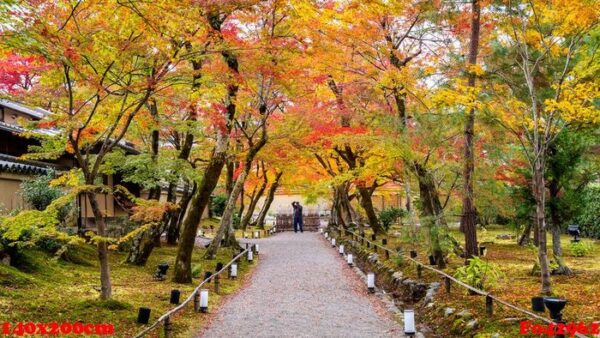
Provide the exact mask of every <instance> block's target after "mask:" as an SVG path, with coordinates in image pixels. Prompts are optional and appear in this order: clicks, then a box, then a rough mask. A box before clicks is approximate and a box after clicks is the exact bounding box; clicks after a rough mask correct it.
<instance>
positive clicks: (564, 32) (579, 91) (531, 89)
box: [494, 1, 600, 294]
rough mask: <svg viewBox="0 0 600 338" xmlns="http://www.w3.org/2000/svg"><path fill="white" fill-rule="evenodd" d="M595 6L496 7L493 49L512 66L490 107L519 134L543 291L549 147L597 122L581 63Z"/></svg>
mask: <svg viewBox="0 0 600 338" xmlns="http://www.w3.org/2000/svg"><path fill="white" fill-rule="evenodd" d="M599 9H600V8H599V7H598V4H596V3H594V2H590V3H589V4H588V3H585V2H579V1H566V2H560V3H558V2H546V1H530V2H523V3H521V2H510V3H508V4H507V5H506V6H505V7H502V8H501V10H500V19H499V21H500V24H499V27H501V28H502V30H501V33H499V34H498V35H497V37H496V39H497V40H496V43H497V53H498V54H499V55H502V57H503V58H507V59H504V61H508V60H510V62H511V64H510V65H509V66H508V68H507V69H505V70H503V71H500V72H499V73H500V74H501V77H500V79H499V80H500V82H502V83H504V84H505V85H506V87H505V88H504V89H505V91H506V94H505V95H507V96H510V97H511V98H510V99H508V100H505V101H503V102H496V104H495V105H494V109H496V111H497V112H498V113H499V121H500V122H501V123H502V124H503V125H504V126H505V127H506V128H507V129H508V130H510V131H512V132H513V133H514V134H515V136H516V137H517V138H518V140H519V142H520V144H521V145H522V149H523V151H524V153H525V157H526V159H527V162H528V164H529V166H530V169H531V173H532V178H531V187H532V192H533V196H534V198H535V217H534V219H535V222H534V225H535V227H536V230H535V231H536V232H537V233H538V234H537V236H538V242H539V243H538V259H539V264H540V268H541V269H540V270H541V282H542V288H541V293H542V294H549V293H550V292H551V280H550V269H549V263H548V257H547V240H546V233H547V226H546V191H545V190H546V179H545V176H544V173H545V168H546V165H547V158H548V151H549V150H550V147H551V146H552V144H553V143H554V142H555V140H556V138H557V137H558V136H559V135H560V134H561V132H562V130H563V129H564V128H566V127H567V126H568V125H571V124H574V123H586V122H587V123H590V122H592V123H597V122H598V116H600V115H599V111H598V108H597V105H595V104H594V100H595V98H597V97H598V88H599V87H598V82H597V79H594V78H592V77H590V75H591V74H590V73H589V72H594V70H593V69H588V68H585V69H584V67H585V66H583V67H582V64H580V63H579V61H582V62H584V64H585V60H586V56H585V53H586V51H587V48H586V37H587V36H589V35H590V33H592V32H593V31H595V30H596V31H597V29H598V28H597V27H598V17H599V16H598V14H599V12H598V10H599ZM500 62H502V61H500ZM507 80H508V81H507ZM500 97H504V96H500V95H498V96H496V98H500Z"/></svg>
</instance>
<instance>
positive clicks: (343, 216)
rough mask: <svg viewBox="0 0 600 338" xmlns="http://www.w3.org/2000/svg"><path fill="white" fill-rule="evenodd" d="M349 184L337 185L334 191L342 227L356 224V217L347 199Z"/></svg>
mask: <svg viewBox="0 0 600 338" xmlns="http://www.w3.org/2000/svg"><path fill="white" fill-rule="evenodd" d="M349 185H350V184H349V183H348V182H344V183H342V184H340V185H338V186H337V187H336V188H335V189H336V191H337V199H338V204H339V213H340V220H341V222H342V224H341V225H342V226H350V225H351V224H358V223H359V222H358V217H357V215H356V212H355V211H354V208H353V207H352V204H350V199H349V198H348V190H349Z"/></svg>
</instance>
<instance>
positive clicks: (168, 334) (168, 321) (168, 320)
mask: <svg viewBox="0 0 600 338" xmlns="http://www.w3.org/2000/svg"><path fill="white" fill-rule="evenodd" d="M164 324H165V338H171V331H173V327H172V325H171V317H170V316H167V318H165V322H164Z"/></svg>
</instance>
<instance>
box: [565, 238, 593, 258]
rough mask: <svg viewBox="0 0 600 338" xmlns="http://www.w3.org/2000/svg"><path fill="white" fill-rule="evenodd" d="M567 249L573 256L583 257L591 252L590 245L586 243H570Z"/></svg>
mask: <svg viewBox="0 0 600 338" xmlns="http://www.w3.org/2000/svg"><path fill="white" fill-rule="evenodd" d="M569 249H570V250H571V253H572V254H573V256H575V257H585V256H587V255H588V254H589V253H590V251H592V244H591V243H590V242H587V241H579V242H571V244H570V245H569Z"/></svg>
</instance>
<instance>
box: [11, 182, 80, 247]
mask: <svg viewBox="0 0 600 338" xmlns="http://www.w3.org/2000/svg"><path fill="white" fill-rule="evenodd" d="M76 194H77V193H76V192H72V193H69V194H65V195H63V196H60V197H58V198H56V199H55V200H53V201H52V203H50V204H49V205H48V206H46V208H45V209H44V210H42V211H40V210H24V211H22V212H20V213H18V214H17V215H15V216H12V217H5V218H2V219H0V251H7V252H9V254H10V255H11V256H12V257H15V256H18V255H19V253H20V251H22V250H23V249H25V248H30V247H36V246H39V247H40V248H41V249H44V250H48V252H50V253H52V254H55V255H56V256H62V255H63V254H64V253H65V252H66V250H67V249H68V246H69V245H73V244H77V243H80V242H81V241H82V239H81V238H79V237H76V236H70V235H68V234H66V233H65V232H62V231H59V230H58V228H57V227H58V226H59V225H60V224H61V213H62V210H64V208H65V207H66V206H68V205H70V204H71V203H72V202H73V200H74V198H75V195H76Z"/></svg>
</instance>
